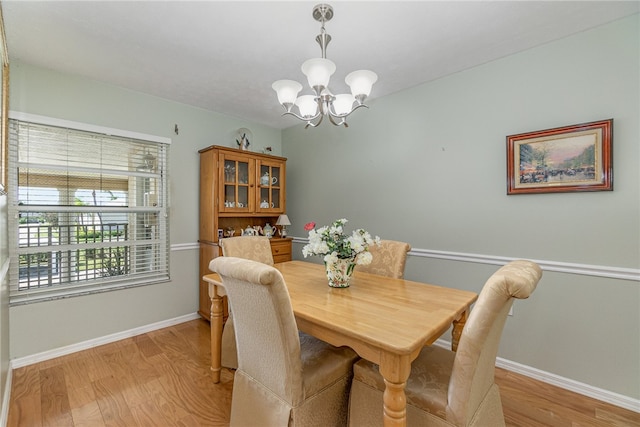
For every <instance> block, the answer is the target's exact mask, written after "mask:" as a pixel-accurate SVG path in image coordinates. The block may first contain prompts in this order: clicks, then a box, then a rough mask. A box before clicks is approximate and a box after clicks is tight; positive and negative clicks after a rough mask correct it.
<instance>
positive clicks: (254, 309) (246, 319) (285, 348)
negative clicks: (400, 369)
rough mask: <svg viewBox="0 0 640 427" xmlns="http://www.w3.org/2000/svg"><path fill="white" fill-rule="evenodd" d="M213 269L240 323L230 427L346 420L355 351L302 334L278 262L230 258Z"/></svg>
mask: <svg viewBox="0 0 640 427" xmlns="http://www.w3.org/2000/svg"><path fill="white" fill-rule="evenodd" d="M209 268H210V269H211V271H214V272H216V273H218V275H219V276H220V277H221V278H222V286H224V288H225V290H226V292H227V295H229V301H230V304H231V315H232V316H233V319H234V320H233V321H234V323H235V326H236V341H237V345H238V369H237V370H236V373H235V379H234V384H233V394H232V401H231V426H232V427H233V426H242V427H245V426H274V427H277V426H281V427H288V426H289V427H295V426H303V427H313V426H318V427H321V426H322V427H325V426H340V425H346V423H347V408H348V394H349V387H350V384H351V376H352V366H353V363H354V362H355V360H356V359H357V356H356V354H355V352H354V351H353V350H351V349H350V348H348V347H334V346H332V345H329V344H327V343H325V342H324V341H320V340H318V339H316V338H314V337H312V336H310V335H303V337H304V338H300V335H298V327H297V325H296V320H295V317H294V314H293V308H292V307H291V300H290V299H289V292H288V291H287V287H286V284H285V281H284V279H283V277H282V275H281V274H280V272H279V271H278V270H277V269H275V268H274V267H271V266H268V265H265V264H262V263H258V262H255V261H250V260H246V259H241V258H234V257H226V256H225V257H218V258H215V259H213V260H212V261H211V262H210V264H209Z"/></svg>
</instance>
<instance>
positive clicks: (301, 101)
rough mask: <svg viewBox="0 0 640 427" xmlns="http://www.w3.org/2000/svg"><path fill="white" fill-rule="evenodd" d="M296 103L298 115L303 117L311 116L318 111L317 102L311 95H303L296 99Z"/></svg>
mask: <svg viewBox="0 0 640 427" xmlns="http://www.w3.org/2000/svg"><path fill="white" fill-rule="evenodd" d="M296 105H297V106H298V109H299V110H300V115H301V116H302V117H304V118H312V117H313V116H315V115H316V114H317V113H318V103H317V102H316V97H315V96H313V95H303V96H301V97H299V98H298V99H296Z"/></svg>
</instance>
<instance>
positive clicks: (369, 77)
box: [344, 70, 378, 98]
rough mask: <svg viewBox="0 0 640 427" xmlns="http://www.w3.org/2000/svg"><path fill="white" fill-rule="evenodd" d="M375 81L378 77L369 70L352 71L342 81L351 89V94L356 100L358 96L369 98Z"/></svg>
mask: <svg viewBox="0 0 640 427" xmlns="http://www.w3.org/2000/svg"><path fill="white" fill-rule="evenodd" d="M376 80H378V75H377V74H376V73H374V72H373V71H369V70H358V71H354V72H352V73H349V74H348V75H347V77H346V78H345V79H344V81H345V82H346V83H347V84H348V85H349V87H350V88H351V94H352V95H353V96H354V97H356V98H357V97H358V95H364V96H369V94H370V93H371V87H372V86H373V84H374V83H375V82H376Z"/></svg>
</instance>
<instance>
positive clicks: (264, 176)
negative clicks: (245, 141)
mask: <svg viewBox="0 0 640 427" xmlns="http://www.w3.org/2000/svg"><path fill="white" fill-rule="evenodd" d="M258 170H259V173H260V176H259V178H258V179H259V185H258V188H259V189H260V191H259V200H258V204H259V205H258V210H259V211H262V212H273V213H275V212H278V213H282V212H283V201H284V188H283V187H282V180H283V179H284V176H283V175H284V170H283V168H282V164H281V163H273V164H272V163H268V162H264V161H262V162H260V163H259V169H258Z"/></svg>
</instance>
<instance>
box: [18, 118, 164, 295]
mask: <svg viewBox="0 0 640 427" xmlns="http://www.w3.org/2000/svg"><path fill="white" fill-rule="evenodd" d="M9 120H10V121H17V122H22V123H28V124H34V125H43V126H52V127H58V128H64V129H67V130H68V131H69V132H73V131H79V132H89V133H91V134H94V135H95V136H96V137H98V138H102V137H106V138H109V137H115V138H125V139H129V140H132V141H130V142H131V145H132V146H133V145H134V144H138V143H141V144H145V145H149V144H151V145H154V146H155V147H156V148H157V149H158V152H160V153H161V155H162V159H161V162H159V164H158V167H159V169H158V170H157V171H156V172H154V175H155V176H156V178H157V185H158V189H157V196H156V197H158V200H157V201H156V202H155V203H154V204H153V205H146V201H145V206H140V205H134V206H129V205H130V204H131V203H127V206H124V207H122V208H115V209H114V208H109V207H107V208H104V209H103V207H102V206H97V205H92V206H90V207H88V208H87V209H86V210H87V211H91V212H94V213H95V212H110V213H114V212H116V211H118V212H122V213H126V214H127V215H128V218H129V219H127V221H126V224H127V226H128V227H135V225H134V223H132V221H133V220H132V218H133V217H134V216H135V217H136V218H138V219H136V221H138V222H139V221H140V220H139V218H142V217H143V216H144V217H146V216H147V215H148V214H149V213H154V214H155V215H156V218H157V228H156V229H157V236H156V237H154V239H155V240H154V244H155V246H154V247H155V248H157V250H158V254H159V257H160V258H159V259H160V262H158V263H157V264H158V265H157V266H156V265H155V264H153V265H154V268H153V269H152V270H151V271H150V272H149V274H144V273H140V272H135V271H134V273H135V274H131V272H127V273H125V274H121V275H117V277H116V276H115V275H114V276H109V275H101V276H99V277H96V276H94V277H93V278H91V279H85V281H75V280H70V281H65V280H63V281H62V282H59V283H57V284H55V283H53V282H51V283H49V285H48V286H44V287H41V288H39V287H33V288H32V287H31V286H29V287H28V288H24V286H22V287H21V282H20V270H19V268H20V266H19V260H20V258H19V257H20V256H21V255H22V256H24V254H25V249H24V248H22V249H21V247H20V235H19V232H20V221H19V218H18V213H19V211H20V212H43V211H47V210H53V211H56V212H64V211H69V212H71V211H73V212H76V211H82V210H83V208H85V207H84V206H75V207H70V206H65V205H62V203H59V204H54V205H51V206H47V205H36V206H34V207H31V206H27V207H25V206H18V203H19V187H18V180H19V176H18V175H19V163H18V148H19V147H18V145H19V141H18V139H17V138H16V137H14V136H13V135H12V133H13V131H11V132H10V135H9V138H8V139H9V159H8V166H9V182H10V183H11V184H12V185H10V186H9V197H8V205H9V233H10V235H9V241H10V251H9V252H10V259H11V266H10V268H9V304H10V305H11V306H14V305H22V304H29V303H33V302H39V301H48V300H52V299H59V298H68V297H71V296H79V295H86V294H94V293H99V292H106V291H111V290H117V289H124V288H129V287H135V286H143V285H149V284H154V283H161V282H167V281H169V280H170V274H169V264H170V259H169V258H170V243H169V218H168V213H169V195H168V189H169V148H170V144H171V139H170V138H166V137H161V136H155V135H149V134H144V133H139V132H132V131H127V130H121V129H114V128H108V127H103V126H98V125H92V124H86V123H80V122H74V121H69V120H63V119H57V118H52V117H47V116H40V115H34V114H28V113H21V112H16V111H10V112H9ZM155 144H157V145H155ZM145 163H146V159H145ZM126 174H134V175H135V172H131V171H130V172H128V173H126ZM54 175H55V173H54ZM79 179H82V178H79ZM129 179H130V180H131V179H133V178H131V177H130V178H129ZM87 181H88V182H91V179H90V178H88V179H87ZM34 187H37V185H36V186H34ZM51 188H55V187H51ZM78 190H80V188H78ZM127 197H131V195H130V194H129V193H128V192H127ZM145 198H146V196H145ZM145 200H146V199H145ZM145 222H146V219H145ZM68 226H69V227H75V225H74V224H71V223H70V224H68ZM99 226H100V227H101V232H102V233H103V234H102V237H101V239H100V241H99V244H98V245H97V246H101V247H110V246H117V247H118V248H119V247H120V246H123V247H124V246H126V247H132V248H133V247H138V246H141V245H142V243H140V242H146V240H143V239H140V238H139V237H137V236H136V237H134V238H133V240H121V241H119V242H117V243H113V242H111V241H109V243H105V240H103V239H104V229H103V228H102V227H103V224H102V222H99ZM145 226H146V224H145ZM93 227H94V228H95V227H96V225H95V224H94V225H93ZM23 228H24V226H23ZM61 230H62V229H61V228H59V229H58V232H61ZM94 231H95V230H94ZM50 233H51V232H50ZM74 244H75V245H77V249H72V250H82V249H86V248H85V247H84V246H83V244H84V245H85V246H86V242H84V243H82V242H75V243H72V244H71V245H72V246H73V245H74ZM66 246H69V244H67V245H66ZM33 248H37V246H29V247H28V248H27V249H26V252H27V253H31V252H35V249H33ZM48 248H50V249H47V250H44V251H42V252H41V253H44V252H47V253H49V254H51V255H50V256H51V257H52V258H55V256H56V255H55V253H56V252H59V249H57V248H56V247H55V246H48ZM67 249H68V248H67ZM116 250H118V249H116ZM127 250H128V249H127ZM132 257H134V258H132V261H131V262H138V258H135V256H134V255H133V254H132ZM150 265H151V264H150ZM68 268H71V267H68ZM38 274H39V273H38Z"/></svg>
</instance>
